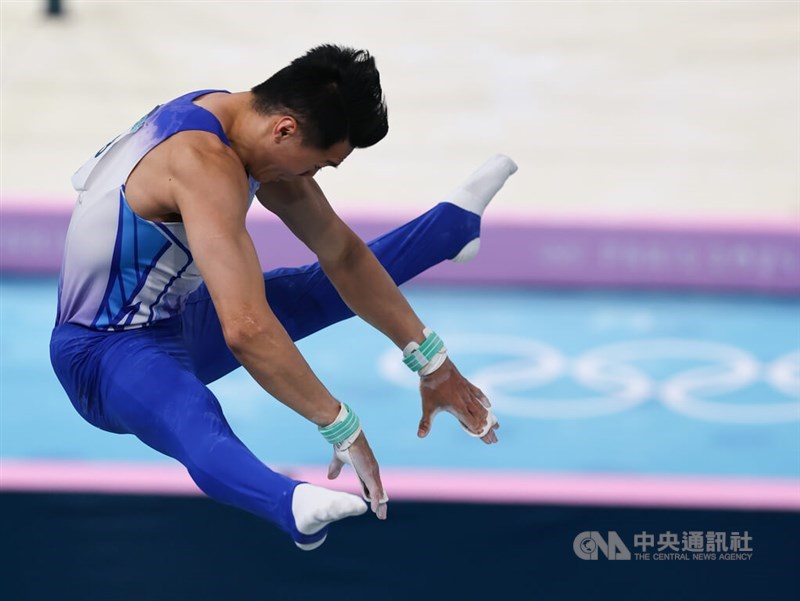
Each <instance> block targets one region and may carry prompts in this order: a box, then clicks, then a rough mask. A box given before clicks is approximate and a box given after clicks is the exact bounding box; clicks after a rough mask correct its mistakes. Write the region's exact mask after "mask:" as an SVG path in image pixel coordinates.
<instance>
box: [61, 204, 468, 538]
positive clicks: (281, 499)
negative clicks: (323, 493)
mask: <svg viewBox="0 0 800 601" xmlns="http://www.w3.org/2000/svg"><path fill="white" fill-rule="evenodd" d="M479 230H480V218H479V217H478V216H477V215H475V214H474V213H471V212H469V211H465V210H463V209H461V208H460V207H457V206H455V205H453V204H450V203H440V204H438V205H436V206H435V207H434V208H433V209H431V210H430V211H428V212H427V213H425V214H423V215H422V216H420V217H418V218H417V219H415V220H413V221H411V222H410V223H407V224H405V225H403V226H401V227H399V228H397V229H395V230H393V231H391V232H389V233H388V234H385V235H383V236H381V237H380V238H377V239H375V240H373V241H372V242H370V243H369V247H370V248H371V250H372V252H373V253H374V254H375V256H376V257H377V258H378V260H379V261H380V262H381V264H382V265H383V266H384V268H385V269H386V270H387V271H388V273H389V274H390V275H391V277H392V278H393V279H394V281H395V282H396V283H397V284H402V283H403V282H406V281H408V280H410V279H411V278H413V277H414V276H416V275H418V274H420V273H421V272H423V271H425V270H426V269H428V268H430V267H432V266H433V265H436V264H437V263H440V262H442V261H444V260H447V259H450V258H452V257H454V256H455V255H456V254H458V252H459V251H460V250H461V249H462V248H463V247H464V245H465V244H467V243H468V242H470V241H471V240H473V239H475V238H477V237H478V235H479ZM264 284H265V291H266V296H267V300H268V302H269V305H270V308H271V309H272V311H273V312H274V313H275V315H276V316H277V317H278V319H279V320H280V322H281V323H282V324H283V326H284V328H285V329H286V331H287V332H288V333H289V335H290V336H291V338H292V339H293V340H300V339H301V338H304V337H305V336H308V335H310V334H313V333H314V332H317V331H319V330H321V329H323V328H325V327H327V326H329V325H331V324H334V323H337V322H339V321H342V320H343V319H347V318H348V317H351V316H352V315H353V313H352V312H351V311H350V309H349V308H348V307H347V306H346V305H345V303H344V302H343V301H342V299H341V298H340V297H339V295H338V293H337V292H336V290H335V288H334V287H333V285H332V284H331V283H330V281H329V280H328V279H327V277H326V276H325V274H324V273H323V271H322V270H321V269H320V266H319V264H318V263H315V264H313V265H308V266H305V267H299V268H281V269H276V270H274V271H270V272H267V273H265V274H264ZM50 356H51V361H52V364H53V368H54V371H55V373H56V375H57V376H58V379H59V380H60V382H61V384H62V386H63V387H64V389H65V391H66V392H67V395H68V396H69V398H70V400H71V401H72V404H73V406H74V407H75V409H76V410H77V411H78V413H80V415H81V416H82V417H83V418H84V419H85V420H86V421H88V422H89V423H90V424H92V425H94V426H96V427H98V428H101V429H103V430H106V431H109V432H114V433H119V434H134V435H135V436H137V437H138V438H139V439H140V440H142V442H144V443H145V444H147V445H148V446H150V447H152V448H153V449H155V450H157V451H159V452H161V453H164V454H165V455H169V456H170V457H173V458H175V459H177V460H178V461H180V462H181V463H182V464H183V465H184V466H185V467H186V469H187V470H188V471H189V474H190V475H191V477H192V479H193V480H194V481H195V483H196V484H197V486H198V487H199V488H200V489H201V490H202V491H203V492H204V493H206V494H207V495H208V496H209V497H211V498H213V499H215V500H217V501H219V502H222V503H226V504H230V505H233V506H236V507H239V508H241V509H244V510H246V511H250V512H252V513H254V514H256V515H258V516H260V517H263V518H265V519H267V520H270V521H271V522H273V523H274V524H276V525H277V526H278V527H279V528H281V529H282V530H284V531H285V532H287V533H289V534H290V535H291V536H292V538H293V539H294V540H296V541H298V542H301V543H302V542H312V540H316V539H317V538H319V534H317V535H314V536H312V537H306V536H305V535H303V534H301V533H300V532H298V531H297V529H296V527H295V523H294V518H293V516H292V513H291V500H292V493H293V491H294V488H295V487H296V486H297V484H299V482H297V481H295V480H292V479H291V478H288V477H286V476H283V475H281V474H278V473H276V472H274V471H272V470H271V469H269V468H268V467H267V466H266V465H264V464H263V463H262V462H261V461H260V460H259V459H258V458H257V457H256V456H255V455H253V453H252V452H251V451H250V450H249V449H248V448H247V447H246V446H245V445H244V444H243V443H242V442H241V441H240V440H239V439H238V438H237V437H236V435H235V434H234V433H233V431H232V430H231V428H230V426H229V425H228V422H227V420H226V419H225V416H224V415H223V413H222V409H221V407H220V404H219V402H218V401H217V399H216V398H215V397H214V395H213V394H212V393H211V391H210V390H209V389H208V387H207V386H206V384H208V383H210V382H213V381H214V380H217V379H218V378H221V377H222V376H224V375H225V374H227V373H230V372H231V371H233V370H234V369H236V368H237V367H239V363H238V362H237V361H236V359H235V358H234V356H233V354H232V353H231V352H230V350H229V349H228V347H227V346H226V344H225V340H224V338H223V335H222V328H221V326H220V322H219V318H218V317H217V314H216V311H215V309H214V304H213V303H212V301H211V297H210V295H209V293H208V290H207V289H206V287H205V286H201V287H200V288H199V289H198V290H197V291H195V292H194V293H193V294H192V295H191V296H190V297H189V299H188V301H187V304H186V308H185V310H184V312H183V313H182V314H181V315H179V316H177V317H174V318H171V319H168V320H163V321H160V322H157V323H155V324H154V325H152V326H150V327H147V328H142V329H136V330H128V331H123V332H100V331H96V330H91V329H89V328H86V327H84V326H80V325H75V324H63V325H61V326H57V327H56V328H55V329H54V330H53V334H52V337H51V341H50ZM398 360H399V358H398Z"/></svg>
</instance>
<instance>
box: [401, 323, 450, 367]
mask: <svg viewBox="0 0 800 601" xmlns="http://www.w3.org/2000/svg"><path fill="white" fill-rule="evenodd" d="M422 335H423V336H425V340H424V341H423V342H422V344H417V343H416V342H413V341H412V342H409V343H408V344H407V345H406V346H405V348H404V349H403V363H405V364H406V365H407V366H408V367H409V369H411V371H415V372H418V373H419V375H420V376H427V375H430V374H432V373H433V372H435V371H436V370H437V369H439V368H440V367H441V366H442V364H443V363H444V361H445V359H447V347H445V345H444V343H443V342H442V339H441V338H439V336H438V335H437V334H436V333H435V332H434V331H433V330H431V329H430V328H425V329H424V330H422Z"/></svg>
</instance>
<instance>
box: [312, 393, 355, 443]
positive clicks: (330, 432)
mask: <svg viewBox="0 0 800 601" xmlns="http://www.w3.org/2000/svg"><path fill="white" fill-rule="evenodd" d="M319 431H320V433H321V434H322V435H323V436H324V437H325V440H327V441H328V442H330V443H331V444H333V446H334V447H335V448H336V449H337V450H339V451H346V450H347V449H349V448H350V445H352V444H353V443H354V442H355V441H356V438H358V436H359V434H361V420H359V419H358V416H357V415H356V414H355V412H353V410H352V409H350V407H348V406H347V405H346V404H345V403H341V408H340V409H339V414H338V415H337V416H336V419H335V420H333V422H331V423H330V424H328V425H327V426H324V427H320V428H319Z"/></svg>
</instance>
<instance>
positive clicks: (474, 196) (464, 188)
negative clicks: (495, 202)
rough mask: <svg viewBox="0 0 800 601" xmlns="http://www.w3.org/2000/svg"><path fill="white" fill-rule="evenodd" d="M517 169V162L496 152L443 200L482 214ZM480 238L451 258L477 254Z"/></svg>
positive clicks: (459, 260) (455, 259)
mask: <svg viewBox="0 0 800 601" xmlns="http://www.w3.org/2000/svg"><path fill="white" fill-rule="evenodd" d="M516 171H517V164H516V163H515V162H514V161H513V160H511V159H510V158H509V157H507V156H506V155H504V154H496V155H494V156H493V157H491V158H490V159H489V160H488V161H486V162H485V163H484V164H483V165H481V166H480V167H479V168H478V170H477V171H475V172H474V173H473V174H472V175H470V176H469V178H468V179H467V181H466V182H464V183H463V184H461V186H460V187H458V188H457V189H456V190H455V191H454V192H453V193H452V194H450V195H449V196H448V197H447V198H446V199H445V202H449V203H452V204H454V205H456V206H459V207H461V208H462V209H465V210H467V211H471V212H472V213H475V214H476V215H478V216H479V217H480V216H483V212H484V211H485V210H486V207H487V206H488V204H489V201H491V200H492V198H494V195H495V194H497V193H498V192H499V191H500V188H502V187H503V184H504V183H506V180H507V179H508V178H509V177H511V176H512V175H514V173H516ZM480 244H481V239H480V238H475V239H474V240H472V241H471V242H469V243H468V244H467V245H466V246H464V248H462V249H461V251H460V252H459V253H458V254H457V255H456V256H455V257H453V258H452V259H451V261H455V262H457V263H463V262H465V261H469V260H470V259H472V258H473V257H475V255H477V254H478V249H479V248H480Z"/></svg>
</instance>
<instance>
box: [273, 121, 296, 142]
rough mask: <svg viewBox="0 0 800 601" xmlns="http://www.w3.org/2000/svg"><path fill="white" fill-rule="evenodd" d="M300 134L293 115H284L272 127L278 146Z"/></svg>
mask: <svg viewBox="0 0 800 601" xmlns="http://www.w3.org/2000/svg"><path fill="white" fill-rule="evenodd" d="M298 134H299V130H298V125H297V120H296V119H295V118H294V117H292V116H291V115H282V116H280V117H278V118H277V119H276V120H275V123H274V124H273V125H272V137H273V139H274V140H275V143H276V144H280V143H281V142H284V141H286V140H289V139H290V138H292V137H295V136H297V135H298Z"/></svg>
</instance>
